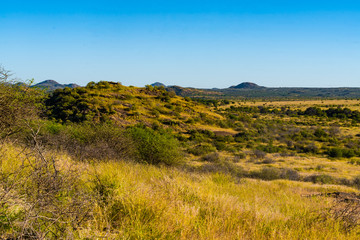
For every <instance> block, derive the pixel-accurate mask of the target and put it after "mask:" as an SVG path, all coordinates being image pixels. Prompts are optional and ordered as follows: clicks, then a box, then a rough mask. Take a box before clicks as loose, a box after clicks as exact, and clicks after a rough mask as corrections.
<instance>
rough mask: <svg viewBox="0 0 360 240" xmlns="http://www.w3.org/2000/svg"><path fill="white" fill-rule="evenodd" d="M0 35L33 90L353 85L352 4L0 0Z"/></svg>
mask: <svg viewBox="0 0 360 240" xmlns="http://www.w3.org/2000/svg"><path fill="white" fill-rule="evenodd" d="M0 34H1V37H0V64H1V65H3V67H4V68H6V69H9V70H12V71H13V72H14V73H15V74H16V76H17V77H19V78H21V79H24V80H25V79H30V78H34V79H35V82H40V81H43V80H46V79H54V80H56V81H58V82H60V83H71V82H75V83H78V84H80V85H85V84H86V83H87V82H90V81H100V80H108V81H118V82H122V83H123V84H124V85H134V86H144V85H145V84H150V83H153V82H155V81H159V82H163V83H164V84H167V85H180V86H191V87H202V88H212V87H218V88H224V87H228V86H231V85H236V84H239V83H241V82H247V81H249V82H255V83H257V84H259V85H263V86H268V87H338V86H347V87H360V1H349V0H342V1H339V0H336V1H335V0H327V1H316V0H313V1H308V0H302V1H295V0H294V1H290V0H287V1H280V0H279V1H272V0H258V1H256V0H246V1H245V0H244V1H242V0H238V1H231V0H229V1H227V0H222V1H212V0H207V1H197V0H192V1H188V0H182V1H177V0H167V1H160V0H147V1H140V0H139V1H137V0H131V1H130V0H126V1H125V0H124V1H121V0H119V1H108V0H102V1H92V0H87V1H83V0H72V1H68V0H62V1H56V0H54V1H49V0H47V1H36V0H34V1H17V0H11V1H10V0H1V4H0Z"/></svg>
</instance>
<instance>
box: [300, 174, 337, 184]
mask: <svg viewBox="0 0 360 240" xmlns="http://www.w3.org/2000/svg"><path fill="white" fill-rule="evenodd" d="M304 181H305V182H313V183H322V184H335V183H337V179H336V178H334V177H332V176H330V175H327V174H320V175H318V174H314V175H309V176H307V177H305V178H304Z"/></svg>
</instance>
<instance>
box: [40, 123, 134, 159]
mask: <svg viewBox="0 0 360 240" xmlns="http://www.w3.org/2000/svg"><path fill="white" fill-rule="evenodd" d="M40 134H41V136H40V137H39V140H40V141H41V142H42V143H43V144H44V145H47V146H48V147H51V148H54V149H56V150H60V151H61V150H65V151H67V152H68V153H69V154H70V155H72V156H74V157H75V158H77V159H79V160H84V159H98V160H107V159H122V160H128V159H133V158H134V143H133V142H132V139H131V138H130V137H129V136H128V135H127V134H126V133H125V132H124V130H123V129H121V128H119V127H117V126H115V125H112V124H110V123H108V124H98V125H94V124H69V125H62V124H58V123H54V122H46V124H45V127H44V128H43V129H42V131H41V133H40Z"/></svg>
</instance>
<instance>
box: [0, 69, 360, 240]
mask: <svg viewBox="0 0 360 240" xmlns="http://www.w3.org/2000/svg"><path fill="white" fill-rule="evenodd" d="M0 93H1V94H0V137H1V138H0V139H1V143H0V235H1V238H2V239H359V238H360V226H359V223H360V217H359V216H360V197H359V190H358V189H359V188H360V150H359V146H360V129H359V124H360V112H359V108H360V101H359V100H358V99H326V98H322V99H301V100H299V99H282V100H271V99H267V100H266V99H256V98H252V99H249V98H241V97H238V98H226V99H225V98H224V99H221V98H216V99H205V98H189V97H182V96H178V95H176V94H175V92H173V91H169V90H167V89H166V88H164V87H156V86H155V87H154V86H151V85H148V86H146V87H144V88H139V87H132V86H129V87H127V86H123V85H122V84H121V83H114V82H105V81H101V82H98V83H94V82H90V83H88V84H87V86H85V87H76V88H63V89H57V90H54V91H47V90H44V89H37V88H33V87H31V86H30V85H29V84H27V83H21V84H19V83H13V82H11V81H10V80H9V77H8V74H7V71H5V70H4V69H2V71H1V83H0Z"/></svg>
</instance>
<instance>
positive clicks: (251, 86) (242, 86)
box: [230, 82, 264, 89]
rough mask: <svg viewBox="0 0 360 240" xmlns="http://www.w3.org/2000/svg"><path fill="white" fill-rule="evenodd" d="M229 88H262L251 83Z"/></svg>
mask: <svg viewBox="0 0 360 240" xmlns="http://www.w3.org/2000/svg"><path fill="white" fill-rule="evenodd" d="M230 88H236V89H257V88H264V87H262V86H259V85H257V84H256V83H252V82H243V83H240V84H239V85H236V86H231V87H230Z"/></svg>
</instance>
